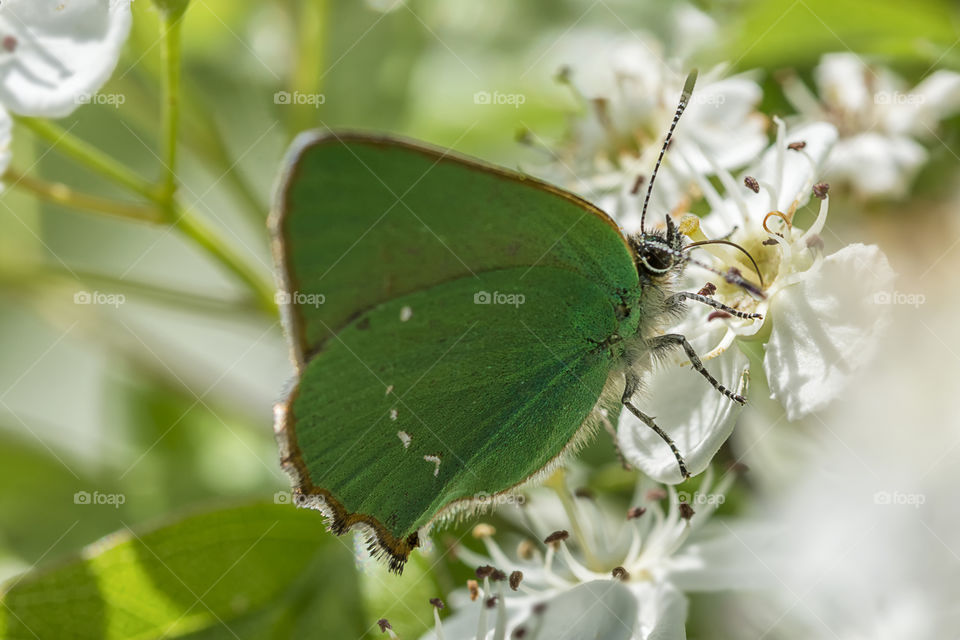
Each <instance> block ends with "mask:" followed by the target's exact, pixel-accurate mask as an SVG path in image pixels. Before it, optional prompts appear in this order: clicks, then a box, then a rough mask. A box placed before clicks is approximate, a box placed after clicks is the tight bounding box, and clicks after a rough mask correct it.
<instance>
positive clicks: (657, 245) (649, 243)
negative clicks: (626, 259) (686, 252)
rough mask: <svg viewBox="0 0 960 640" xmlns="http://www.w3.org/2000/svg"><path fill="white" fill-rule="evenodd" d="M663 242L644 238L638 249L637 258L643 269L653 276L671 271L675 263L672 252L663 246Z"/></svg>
mask: <svg viewBox="0 0 960 640" xmlns="http://www.w3.org/2000/svg"><path fill="white" fill-rule="evenodd" d="M661 243H662V241H660V242H658V241H657V240H650V239H648V238H644V239H642V240H641V241H640V242H639V246H638V247H637V257H638V258H639V261H640V264H641V265H642V266H643V268H644V269H645V270H646V271H647V272H649V273H652V274H661V273H666V272H667V271H670V269H672V268H673V266H674V263H675V256H674V253H673V252H672V251H670V250H669V249H668V248H667V247H665V246H663V245H662V244H661Z"/></svg>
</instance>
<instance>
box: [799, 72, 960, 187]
mask: <svg viewBox="0 0 960 640" xmlns="http://www.w3.org/2000/svg"><path fill="white" fill-rule="evenodd" d="M814 77H815V80H816V84H817V90H818V92H819V96H820V97H819V99H818V98H817V97H815V96H813V95H812V94H811V93H810V91H809V90H808V89H807V87H806V86H805V85H804V84H803V83H802V82H801V81H800V80H799V79H797V78H796V77H795V76H788V77H787V79H786V80H785V81H784V90H785V92H786V95H787V97H788V98H789V99H790V101H791V102H792V103H793V105H794V106H795V107H796V108H797V110H798V111H800V112H801V113H802V114H803V115H805V116H806V117H808V118H812V119H823V120H827V121H829V122H832V123H833V124H834V125H836V127H837V129H838V130H839V132H840V139H839V140H838V141H837V144H836V146H835V147H834V150H833V153H832V154H831V158H830V164H829V166H828V167H827V171H828V172H827V175H826V176H825V177H826V178H827V179H828V180H830V181H831V182H843V183H849V184H850V185H851V186H852V188H853V189H854V191H855V192H856V193H857V194H858V195H861V196H864V197H876V196H892V197H903V196H904V195H905V194H906V193H907V190H908V188H909V186H910V183H911V182H912V180H913V178H914V176H915V175H916V173H917V171H918V170H919V169H920V167H922V166H923V164H924V163H925V162H926V161H927V150H926V149H925V148H924V146H923V145H921V144H920V143H919V142H917V139H918V138H919V139H927V138H932V137H934V136H935V135H936V134H935V130H936V128H937V125H938V124H939V122H940V120H942V119H943V118H945V117H947V116H949V115H952V114H954V113H956V112H957V111H958V110H960V74H957V73H954V72H952V71H945V70H940V71H936V72H934V73H932V74H930V75H929V76H927V77H926V78H925V79H924V80H923V81H921V82H920V84H918V85H917V86H916V87H913V88H909V87H907V86H906V84H905V83H904V81H903V80H902V79H901V78H899V77H898V76H896V75H895V74H894V73H893V72H891V71H890V70H888V69H884V68H882V67H876V66H873V65H868V64H866V63H865V62H864V61H863V59H862V58H860V57H859V56H857V55H856V54H853V53H831V54H827V55H825V56H823V58H822V59H821V61H820V64H819V66H818V67H817V68H816V70H815V72H814Z"/></svg>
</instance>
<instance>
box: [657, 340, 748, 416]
mask: <svg viewBox="0 0 960 640" xmlns="http://www.w3.org/2000/svg"><path fill="white" fill-rule="evenodd" d="M678 346H679V347H683V350H684V352H686V354H687V358H688V359H689V360H690V365H691V366H692V367H693V370H694V371H696V372H697V373H699V374H700V375H702V376H703V377H704V378H706V379H707V382H709V383H710V385H711V386H712V387H713V388H714V389H716V390H717V391H719V392H720V393H722V394H723V395H725V396H727V397H728V398H730V399H731V400H733V401H734V402H737V403H739V404H746V402H747V399H746V398H744V397H743V396H742V395H740V394H739V393H734V392H733V391H731V390H730V389H727V388H726V387H725V386H723V385H722V384H720V382H719V381H718V380H717V379H716V378H714V377H713V375H712V374H711V373H710V372H709V371H707V368H706V367H704V366H703V362H702V361H701V360H700V356H698V355H697V352H696V351H695V350H694V348H693V345H691V344H690V343H689V342H688V341H687V338H686V336H683V335H680V334H679V333H667V334H664V335H662V336H657V337H656V338H653V339H652V340H650V348H651V350H653V351H655V352H656V351H659V350H663V349H671V348H674V347H678Z"/></svg>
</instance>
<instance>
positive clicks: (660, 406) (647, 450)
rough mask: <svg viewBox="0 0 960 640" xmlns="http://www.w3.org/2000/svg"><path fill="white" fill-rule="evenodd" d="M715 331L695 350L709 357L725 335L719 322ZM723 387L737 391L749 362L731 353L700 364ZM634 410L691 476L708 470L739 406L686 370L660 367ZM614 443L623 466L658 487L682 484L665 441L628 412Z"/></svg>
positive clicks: (697, 342)
mask: <svg viewBox="0 0 960 640" xmlns="http://www.w3.org/2000/svg"><path fill="white" fill-rule="evenodd" d="M711 323H715V324H716V325H717V328H716V330H714V331H711V332H710V336H709V338H710V339H704V338H700V339H697V340H693V341H692V343H693V344H694V348H695V349H697V350H698V352H700V353H707V352H708V351H709V349H710V348H709V347H707V348H703V347H701V346H699V345H705V344H711V345H715V344H717V342H719V339H720V338H719V337H718V336H722V335H723V334H725V332H726V327H725V326H724V325H722V323H723V321H722V320H713V321H711ZM704 364H705V366H706V368H707V371H709V372H710V373H711V374H712V375H713V376H714V377H715V378H716V379H717V380H719V381H720V383H721V384H723V385H724V386H726V387H728V388H732V389H737V387H738V386H739V384H740V379H741V377H742V376H743V374H744V372H745V371H746V370H747V364H748V362H747V358H746V356H744V355H743V353H741V352H740V350H739V349H737V348H735V347H731V348H729V349H727V350H726V351H725V352H724V353H722V354H720V355H719V356H717V357H716V358H713V359H712V360H709V361H707V362H705V363H704ZM634 403H635V404H636V405H637V407H638V408H639V409H640V410H641V411H643V412H644V413H646V414H647V415H649V416H654V417H656V422H657V424H658V425H659V426H660V428H662V429H663V430H664V431H665V432H666V433H667V434H668V435H669V436H670V437H671V439H672V440H673V441H674V443H675V444H676V445H677V448H678V449H679V450H680V454H681V455H682V456H683V458H684V461H685V462H686V464H687V469H688V471H689V472H690V473H691V474H694V475H696V474H698V473H700V472H702V471H703V470H705V469H706V468H707V465H709V464H710V460H712V459H713V456H714V455H715V454H716V453H717V451H718V450H719V449H720V446H721V445H722V444H723V443H724V442H725V441H726V439H727V438H728V437H730V434H731V433H732V432H733V426H734V423H735V422H736V420H737V416H738V415H739V413H740V405H738V404H737V403H736V402H733V401H732V400H730V399H729V398H727V397H726V396H724V395H723V394H721V393H720V392H718V391H717V390H716V389H714V388H713V387H712V386H710V384H709V383H708V382H707V381H706V380H704V378H703V377H702V376H701V375H700V374H699V373H697V372H696V371H694V370H693V369H692V368H691V367H690V365H689V364H687V365H684V366H678V365H677V364H675V363H670V364H665V365H662V366H659V367H658V368H657V371H656V372H655V373H654V375H653V376H652V377H651V379H650V382H649V384H648V385H647V386H646V388H645V389H644V390H642V391H641V392H639V393H638V394H637V396H636V398H635V399H634ZM617 442H618V443H619V445H620V449H621V451H622V452H623V455H624V456H625V457H626V459H627V461H628V462H630V464H632V465H633V466H635V467H637V468H638V469H640V470H641V471H643V472H644V473H645V474H647V475H648V476H650V477H651V478H653V479H654V480H656V481H658V482H663V483H667V484H677V483H679V482H682V481H683V478H682V477H681V475H680V469H679V467H678V465H677V460H676V458H675V457H674V455H673V452H672V451H671V450H670V447H669V446H668V445H667V443H666V442H664V440H663V439H662V438H661V437H660V436H658V435H657V434H656V433H655V432H654V431H653V430H652V429H651V428H650V427H648V426H647V425H646V424H644V423H643V422H641V421H640V420H639V419H638V418H637V417H636V416H634V415H633V414H632V413H630V412H629V411H627V410H623V411H621V412H620V424H619V427H618V429H617Z"/></svg>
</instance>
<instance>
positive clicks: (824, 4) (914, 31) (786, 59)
mask: <svg viewBox="0 0 960 640" xmlns="http://www.w3.org/2000/svg"><path fill="white" fill-rule="evenodd" d="M743 16H744V19H743V22H742V24H741V29H740V34H739V37H738V38H736V39H735V40H734V41H733V43H732V46H731V48H730V51H729V52H728V55H729V56H730V59H731V60H734V61H735V65H736V66H737V67H738V68H741V69H749V68H753V67H763V68H767V69H775V68H778V67H782V66H791V65H794V66H805V65H812V64H814V63H816V61H817V60H818V59H819V57H820V55H822V54H824V53H827V52H831V51H855V52H857V53H858V54H862V55H877V56H885V57H896V58H899V59H902V60H911V61H914V62H927V63H932V62H934V60H938V59H939V58H940V56H941V54H942V53H943V51H944V50H946V49H947V48H948V47H951V46H952V45H953V43H954V42H955V41H956V39H957V34H956V27H955V25H956V17H957V14H956V8H955V6H954V5H953V4H952V3H946V2H943V1H940V0H916V1H914V2H900V1H898V0H875V1H874V2H871V3H869V16H868V17H867V16H865V15H864V4H863V3H862V2H860V1H859V0H802V1H798V2H795V1H794V0H775V1H772V2H771V1H769V0H766V1H764V2H756V1H755V2H752V3H750V4H749V5H748V8H747V9H746V10H745V11H744V13H743Z"/></svg>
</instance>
